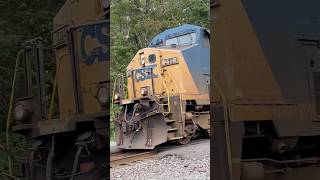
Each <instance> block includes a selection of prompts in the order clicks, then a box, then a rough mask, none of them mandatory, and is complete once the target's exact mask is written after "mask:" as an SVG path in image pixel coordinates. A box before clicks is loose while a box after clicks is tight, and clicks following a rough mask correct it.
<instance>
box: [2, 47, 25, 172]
mask: <svg viewBox="0 0 320 180" xmlns="http://www.w3.org/2000/svg"><path fill="white" fill-rule="evenodd" d="M23 52H24V50H23V49H22V50H20V51H19V52H18V55H17V59H16V64H15V68H14V74H13V80H12V87H11V94H10V101H9V111H8V116H7V122H6V143H7V151H8V152H10V151H11V141H10V125H11V116H12V111H13V103H14V102H13V101H14V97H15V87H16V81H17V80H16V79H17V73H18V67H19V64H20V57H21V54H22V53H23ZM8 170H9V175H10V176H12V175H13V159H12V157H11V156H8Z"/></svg>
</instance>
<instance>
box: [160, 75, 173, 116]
mask: <svg viewBox="0 0 320 180" xmlns="http://www.w3.org/2000/svg"><path fill="white" fill-rule="evenodd" d="M162 72H164V71H162ZM162 72H160V79H161V82H162V84H163V85H164V88H165V89H166V93H167V98H168V111H169V112H171V106H170V98H169V94H170V91H169V90H168V88H167V85H166V83H165V82H164V80H163V78H162Z"/></svg>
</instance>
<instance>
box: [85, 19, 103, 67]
mask: <svg viewBox="0 0 320 180" xmlns="http://www.w3.org/2000/svg"><path fill="white" fill-rule="evenodd" d="M104 30H107V31H108V23H107V22H105V23H101V24H95V25H90V26H85V27H83V28H82V33H81V39H80V54H81V59H82V60H83V61H84V63H86V64H87V65H91V64H93V63H94V62H95V61H96V60H97V61H98V62H103V61H108V54H107V52H106V50H107V45H108V44H109V37H108V34H105V33H104ZM89 37H90V38H94V39H96V40H97V42H98V43H100V44H101V46H99V47H97V48H95V49H93V50H92V51H90V52H87V51H86V49H85V42H86V39H87V38H89Z"/></svg>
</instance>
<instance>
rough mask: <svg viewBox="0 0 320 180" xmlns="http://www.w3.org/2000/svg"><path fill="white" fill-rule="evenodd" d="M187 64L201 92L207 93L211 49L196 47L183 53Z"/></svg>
mask: <svg viewBox="0 0 320 180" xmlns="http://www.w3.org/2000/svg"><path fill="white" fill-rule="evenodd" d="M182 54H183V57H184V59H185V62H186V64H187V66H188V68H189V71H190V73H191V75H192V78H193V80H194V82H195V83H196V86H197V88H198V90H199V92H200V93H201V94H202V93H206V92H208V91H207V88H208V87H207V84H208V82H207V80H208V79H210V77H209V74H210V49H209V48H205V47H202V46H201V45H195V46H193V47H191V48H187V49H185V50H183V51H182Z"/></svg>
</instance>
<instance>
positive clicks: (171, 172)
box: [110, 140, 210, 180]
mask: <svg viewBox="0 0 320 180" xmlns="http://www.w3.org/2000/svg"><path fill="white" fill-rule="evenodd" d="M110 171H111V179H112V180H144V179H152V180H157V179H159V180H198V179H199V180H200V179H201V180H206V179H210V141H209V140H208V141H204V142H201V143H199V144H194V145H189V146H184V147H178V148H175V149H170V150H166V151H163V152H160V153H158V154H157V155H156V157H155V158H154V159H149V160H144V161H139V162H136V163H133V164H130V165H124V166H118V167H116V168H111V169H110Z"/></svg>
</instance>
